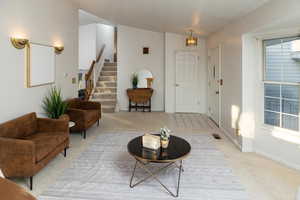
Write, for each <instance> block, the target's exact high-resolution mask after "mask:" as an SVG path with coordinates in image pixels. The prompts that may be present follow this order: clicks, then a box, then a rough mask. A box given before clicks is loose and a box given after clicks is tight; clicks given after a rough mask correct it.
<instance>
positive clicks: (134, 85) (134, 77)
mask: <svg viewBox="0 0 300 200" xmlns="http://www.w3.org/2000/svg"><path fill="white" fill-rule="evenodd" d="M131 82H132V88H133V89H136V88H137V85H138V83H139V77H138V75H137V74H136V73H134V74H133V75H132V80H131Z"/></svg>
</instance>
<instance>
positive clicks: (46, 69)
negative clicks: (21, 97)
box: [26, 43, 55, 87]
mask: <svg viewBox="0 0 300 200" xmlns="http://www.w3.org/2000/svg"><path fill="white" fill-rule="evenodd" d="M26 51H27V66H26V68H27V70H26V73H27V76H26V77H27V87H36V86H41V85H46V84H52V83H54V82H55V51H54V49H53V47H52V46H46V45H41V44H34V43H31V44H30V45H28V46H27V50H26Z"/></svg>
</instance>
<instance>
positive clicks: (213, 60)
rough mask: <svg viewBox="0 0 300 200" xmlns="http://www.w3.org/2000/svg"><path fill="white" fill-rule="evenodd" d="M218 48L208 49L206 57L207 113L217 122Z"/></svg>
mask: <svg viewBox="0 0 300 200" xmlns="http://www.w3.org/2000/svg"><path fill="white" fill-rule="evenodd" d="M220 72H221V69H220V48H219V47H217V48H214V49H210V50H209V58H208V114H209V116H210V117H211V118H212V119H213V120H214V121H215V123H217V124H218V125H220V124H219V120H220V92H221V91H220V85H221V73H220Z"/></svg>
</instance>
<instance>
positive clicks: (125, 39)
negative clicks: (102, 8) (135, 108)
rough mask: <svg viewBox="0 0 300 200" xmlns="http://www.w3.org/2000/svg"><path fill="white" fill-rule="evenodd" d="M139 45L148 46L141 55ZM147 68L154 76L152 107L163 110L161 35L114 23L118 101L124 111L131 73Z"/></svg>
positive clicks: (162, 36) (126, 108)
mask: <svg viewBox="0 0 300 200" xmlns="http://www.w3.org/2000/svg"><path fill="white" fill-rule="evenodd" d="M143 47H149V48H150V54H149V55H143V53H142V50H143ZM141 69H148V70H150V71H151V72H152V74H153V77H154V82H153V86H152V87H153V89H154V93H153V97H152V109H153V110H154V111H164V76H165V75H164V74H165V73H164V34H163V33H158V32H152V31H146V30H142V29H136V28H131V27H127V26H118V103H119V106H120V109H121V110H128V97H127V94H126V90H127V89H128V88H132V85H131V76H132V74H133V73H135V72H137V71H139V70H141Z"/></svg>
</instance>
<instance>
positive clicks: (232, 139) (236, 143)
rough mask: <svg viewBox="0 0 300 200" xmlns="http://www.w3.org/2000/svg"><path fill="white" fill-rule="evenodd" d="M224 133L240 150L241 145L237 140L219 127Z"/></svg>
mask: <svg viewBox="0 0 300 200" xmlns="http://www.w3.org/2000/svg"><path fill="white" fill-rule="evenodd" d="M219 128H220V129H221V131H222V132H223V133H224V135H225V136H226V137H227V138H228V139H229V140H230V141H231V142H232V143H233V144H234V145H235V146H236V147H237V148H238V149H239V150H241V151H242V146H241V145H240V144H239V143H238V141H237V140H236V139H235V138H233V137H232V136H231V134H230V133H229V132H228V131H227V130H226V129H225V128H223V127H222V126H220V127H219Z"/></svg>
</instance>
